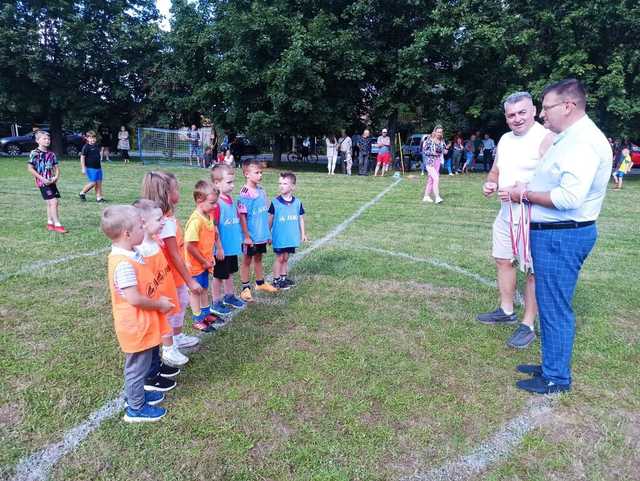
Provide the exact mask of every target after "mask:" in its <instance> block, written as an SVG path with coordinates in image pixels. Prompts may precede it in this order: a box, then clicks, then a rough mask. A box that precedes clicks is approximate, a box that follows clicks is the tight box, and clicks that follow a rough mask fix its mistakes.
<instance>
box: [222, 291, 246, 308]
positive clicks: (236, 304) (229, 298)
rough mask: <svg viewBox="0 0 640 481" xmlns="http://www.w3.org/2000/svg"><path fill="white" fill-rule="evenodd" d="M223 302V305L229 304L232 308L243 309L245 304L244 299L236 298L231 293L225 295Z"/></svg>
mask: <svg viewBox="0 0 640 481" xmlns="http://www.w3.org/2000/svg"><path fill="white" fill-rule="evenodd" d="M223 302H224V305H225V306H231V307H233V308H234V309H244V308H245V307H246V306H247V304H246V303H245V302H244V301H242V300H240V299H238V298H237V297H236V296H234V295H233V294H231V295H225V296H224V300H223Z"/></svg>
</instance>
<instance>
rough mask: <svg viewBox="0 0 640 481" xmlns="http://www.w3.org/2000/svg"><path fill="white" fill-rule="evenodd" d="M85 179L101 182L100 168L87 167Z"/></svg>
mask: <svg viewBox="0 0 640 481" xmlns="http://www.w3.org/2000/svg"><path fill="white" fill-rule="evenodd" d="M87 179H89V182H102V169H90V168H89V167H87Z"/></svg>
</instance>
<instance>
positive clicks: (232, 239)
mask: <svg viewBox="0 0 640 481" xmlns="http://www.w3.org/2000/svg"><path fill="white" fill-rule="evenodd" d="M218 207H219V209H220V222H219V224H218V231H219V233H220V242H221V243H222V249H224V255H225V257H227V256H237V255H240V254H241V253H242V227H240V217H238V206H237V205H236V203H235V202H234V201H232V202H231V204H229V203H227V202H226V201H224V200H223V199H222V196H220V198H219V199H218Z"/></svg>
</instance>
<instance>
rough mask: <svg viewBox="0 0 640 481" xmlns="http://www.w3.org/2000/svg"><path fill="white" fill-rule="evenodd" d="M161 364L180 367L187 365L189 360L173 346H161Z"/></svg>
mask: <svg viewBox="0 0 640 481" xmlns="http://www.w3.org/2000/svg"><path fill="white" fill-rule="evenodd" d="M162 362H164V363H165V364H168V365H169V366H173V367H180V366H184V365H185V364H186V363H188V362H189V358H188V357H187V356H185V355H184V354H182V353H181V352H180V351H179V350H178V347H177V346H176V345H175V344H174V345H172V346H162Z"/></svg>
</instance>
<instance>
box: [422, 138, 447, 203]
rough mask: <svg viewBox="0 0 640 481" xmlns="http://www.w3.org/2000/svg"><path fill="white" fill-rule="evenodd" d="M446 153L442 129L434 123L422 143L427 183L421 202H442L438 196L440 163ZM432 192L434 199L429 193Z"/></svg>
mask: <svg viewBox="0 0 640 481" xmlns="http://www.w3.org/2000/svg"><path fill="white" fill-rule="evenodd" d="M446 153H447V145H446V144H445V142H444V130H443V129H442V127H441V126H440V125H436V127H435V128H434V129H433V132H431V135H430V136H429V137H427V138H426V139H424V142H423V143H422V154H423V156H424V161H425V165H426V168H427V174H428V178H427V185H426V187H425V190H424V197H423V198H422V202H434V201H435V203H436V204H439V203H440V202H442V197H440V187H439V184H440V164H441V163H442V161H443V160H444V156H445V155H446ZM431 192H433V196H434V199H431V197H430V194H431Z"/></svg>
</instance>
